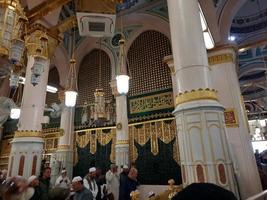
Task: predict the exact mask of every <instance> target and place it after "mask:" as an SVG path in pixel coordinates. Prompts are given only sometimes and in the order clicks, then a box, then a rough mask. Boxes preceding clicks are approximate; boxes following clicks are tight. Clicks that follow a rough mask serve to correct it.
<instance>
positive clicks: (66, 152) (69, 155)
mask: <svg viewBox="0 0 267 200" xmlns="http://www.w3.org/2000/svg"><path fill="white" fill-rule="evenodd" d="M56 160H57V162H58V167H59V169H58V170H60V171H61V170H62V169H63V168H65V169H66V170H67V174H68V177H69V178H70V179H71V178H72V173H73V150H71V149H67V148H66V149H64V148H62V149H58V150H57V152H56ZM60 171H59V173H60Z"/></svg>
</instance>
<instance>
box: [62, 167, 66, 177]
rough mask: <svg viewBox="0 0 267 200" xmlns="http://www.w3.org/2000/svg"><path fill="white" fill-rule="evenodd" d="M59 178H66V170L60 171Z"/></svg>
mask: <svg viewBox="0 0 267 200" xmlns="http://www.w3.org/2000/svg"><path fill="white" fill-rule="evenodd" d="M61 176H62V177H66V176H67V170H65V169H63V170H62V171H61Z"/></svg>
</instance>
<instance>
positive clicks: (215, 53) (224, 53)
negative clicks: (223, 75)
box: [208, 44, 238, 65]
mask: <svg viewBox="0 0 267 200" xmlns="http://www.w3.org/2000/svg"><path fill="white" fill-rule="evenodd" d="M237 50H238V48H237V46H236V45H235V44H226V45H221V46H218V47H216V48H214V49H212V50H209V51H208V61H209V65H218V64H223V63H229V62H232V63H235V62H236V56H237Z"/></svg>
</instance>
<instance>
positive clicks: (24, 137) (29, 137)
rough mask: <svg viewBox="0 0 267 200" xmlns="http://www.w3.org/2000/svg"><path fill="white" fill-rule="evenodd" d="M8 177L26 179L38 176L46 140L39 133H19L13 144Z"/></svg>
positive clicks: (16, 134)
mask: <svg viewBox="0 0 267 200" xmlns="http://www.w3.org/2000/svg"><path fill="white" fill-rule="evenodd" d="M11 143H12V147H11V153H10V158H9V165H8V176H16V175H20V176H23V177H25V178H28V177H30V176H31V175H36V176H38V175H39V174H40V167H41V161H42V155H43V144H44V140H43V138H42V134H41V132H39V131H17V132H16V133H15V136H14V139H13V141H12V142H11Z"/></svg>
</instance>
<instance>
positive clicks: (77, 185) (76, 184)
mask: <svg viewBox="0 0 267 200" xmlns="http://www.w3.org/2000/svg"><path fill="white" fill-rule="evenodd" d="M72 188H73V190H74V191H75V192H77V191H80V190H81V189H83V179H82V178H81V177H80V176H76V177H74V178H73V179H72Z"/></svg>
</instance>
